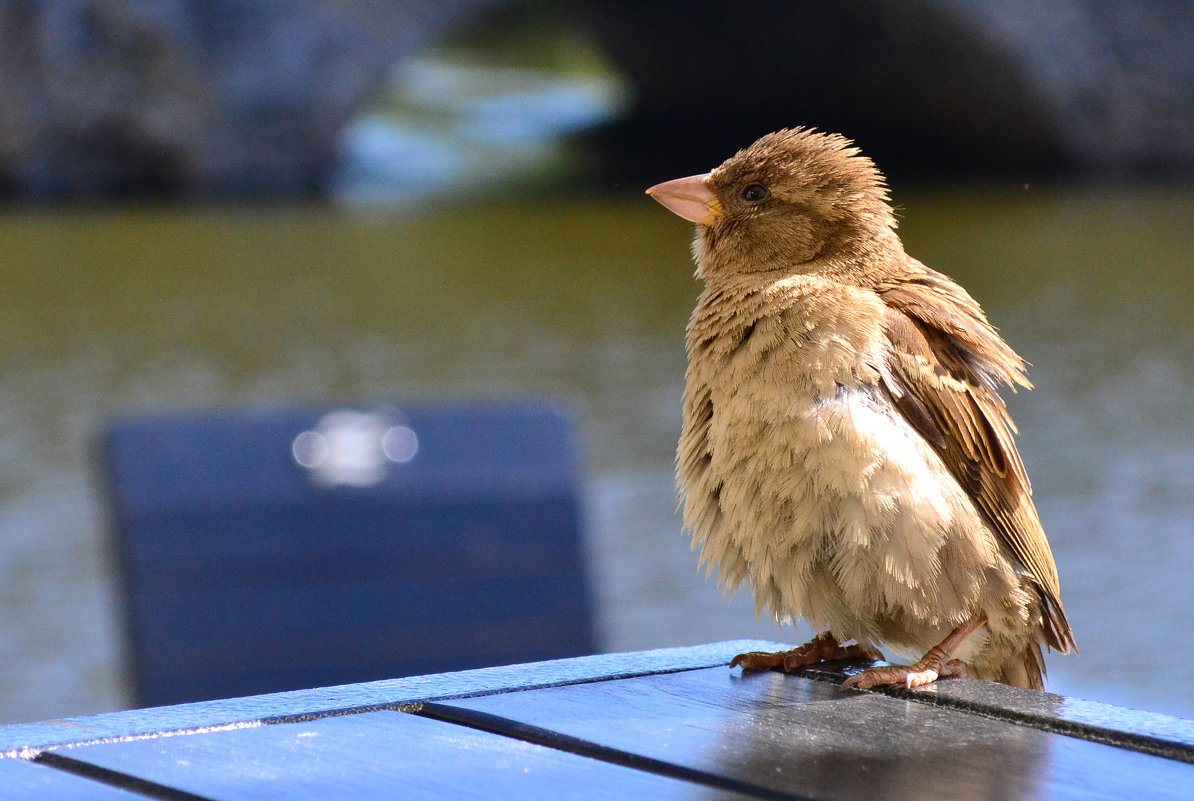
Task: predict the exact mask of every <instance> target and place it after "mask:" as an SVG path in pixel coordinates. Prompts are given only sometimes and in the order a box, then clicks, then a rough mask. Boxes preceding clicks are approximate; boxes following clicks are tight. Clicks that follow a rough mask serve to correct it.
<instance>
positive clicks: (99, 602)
mask: <svg viewBox="0 0 1194 801" xmlns="http://www.w3.org/2000/svg"><path fill="white" fill-rule="evenodd" d="M790 125H812V126H816V127H819V128H822V129H825V130H831V131H840V132H842V133H844V134H846V135H847V136H850V137H851V138H853V139H855V140H856V141H857V142H858V143H859V145H861V146H862V148H863V149H864V151H865V152H867V153H868V154H869V155H871V156H873V157H874V158H875V160H876V161H877V163H878V164H879V166H880V167H881V168H882V169H884V170H885V172H886V173H887V174H888V176H889V179H890V183H891V185H892V189H893V198H894V201H895V203H896V204H897V207H898V211H899V216H900V231H901V234H902V236H903V238H904V242H905V244H906V246H907V249H908V250H909V252H910V253H911V254H912V255H914V256H916V257H917V258H919V259H921V260H922V261H924V262H925V263H927V264H928V265H930V266H932V267H934V268H936V269H938V270H941V271H943V272H946V273H947V274H949V275H951V276H953V277H954V278H956V279H957V280H959V281H960V282H961V283H962V284H963V285H965V286H966V287H967V288H968V289H969V290H970V292H971V293H972V294H973V295H974V296H975V297H976V298H978V299H979V300H980V302H981V303H982V304H983V305H984V307H985V309H986V311H987V312H988V314H989V316H990V318H991V319H992V321H993V322H994V323H995V324H996V325H997V326H998V327H999V328H1000V330H1001V332H1002V333H1003V334H1004V336H1005V338H1006V339H1007V340H1008V341H1009V343H1010V344H1011V345H1012V346H1013V347H1015V348H1016V349H1017V350H1018V351H1019V352H1020V353H1021V354H1022V355H1024V356H1025V357H1026V358H1027V359H1028V360H1029V361H1030V362H1031V363H1032V368H1031V373H1030V375H1031V378H1032V380H1033V381H1034V383H1035V384H1036V389H1035V391H1033V392H1030V393H1023V392H1022V393H1020V394H1018V395H1015V396H1012V397H1010V399H1009V400H1010V406H1011V410H1012V413H1013V415H1014V416H1015V418H1016V420H1017V422H1018V424H1019V427H1020V431H1021V436H1020V443H1021V448H1022V451H1023V455H1024V459H1025V462H1026V463H1027V465H1028V468H1029V472H1030V474H1031V475H1032V477H1033V482H1034V491H1035V497H1036V500H1037V503H1038V506H1039V509H1040V513H1041V517H1042V519H1043V521H1044V524H1045V528H1046V531H1047V532H1048V534H1049V537H1050V540H1051V542H1052V545H1053V550H1054V553H1055V555H1056V558H1057V562H1058V565H1059V568H1060V572H1061V577H1062V587H1063V598H1064V600H1065V603H1066V607H1067V610H1068V612H1069V615H1070V618H1071V620H1072V622H1073V624H1074V629H1075V632H1076V636H1077V640H1078V643H1079V647H1080V648H1081V649H1082V654H1081V656H1079V657H1073V656H1069V657H1057V656H1054V657H1053V658H1051V659H1050V661H1049V669H1050V679H1051V680H1050V682H1049V687H1050V689H1051V690H1053V691H1056V692H1059V693H1063V694H1068V695H1074V696H1078V697H1081V698H1088V699H1095V700H1102V701H1108V702H1113V703H1118V704H1123V705H1127V706H1134V707H1138V708H1144V709H1150V710H1154V711H1159V712H1166V713H1170V714H1176V715H1182V716H1186V717H1194V688H1192V687H1191V685H1190V683H1189V682H1188V681H1187V680H1186V670H1187V666H1188V664H1189V663H1190V662H1191V661H1192V660H1194V636H1192V633H1194V625H1192V622H1191V619H1190V612H1189V610H1190V609H1191V608H1194V581H1191V580H1190V574H1191V566H1192V556H1194V546H1192V545H1191V543H1192V542H1194V536H1191V535H1192V534H1194V320H1192V317H1191V310H1192V309H1194V183H1192V182H1191V178H1192V177H1194V3H1190V2H1168V1H1166V0H1142V1H1141V2H1135V3H1130V4H1125V3H1115V2H1112V1H1111V0H1104V1H1103V2H1099V0H1062V1H1061V2H1057V3H1053V4H1050V5H1049V6H1048V8H1047V9H1045V8H1044V7H1042V6H1039V5H1037V4H1019V3H1014V2H1011V0H997V1H996V2H979V1H978V0H954V1H953V2H949V1H948V0H915V1H914V2H906V3H900V4H887V3H878V2H861V0H858V1H855V0H851V1H850V2H841V3H808V2H795V3H789V4H786V5H785V7H784V10H783V11H776V10H775V9H774V8H772V7H771V4H764V3H761V2H746V3H740V4H735V5H734V6H733V9H732V10H729V9H728V8H723V6H722V4H714V3H708V4H706V3H701V2H690V3H685V4H682V5H671V4H665V3H630V2H612V3H608V2H607V3H600V4H599V3H576V4H562V3H553V2H547V0H534V2H526V1H523V2H519V1H517V0H508V1H506V2H503V1H502V0H437V2H416V1H415V0H402V2H393V3H375V2H369V0H290V1H289V2H284V3H275V2H264V0H260V1H257V2H255V1H254V0H103V1H102V2H100V1H99V0H0V196H2V197H3V206H2V207H0V265H2V266H0V270H2V272H0V722H14V721H27V720H35V719H45V718H50V717H58V716H67V715H81V714H88V713H94V712H100V711H106V710H111V709H117V708H121V707H122V706H126V705H128V703H129V698H130V695H129V690H128V685H127V679H126V677H125V673H124V669H123V657H122V651H121V649H122V641H121V628H120V612H119V608H120V605H119V598H118V597H117V596H118V589H117V584H116V582H115V580H114V564H113V559H112V553H111V545H110V536H109V530H110V526H109V520H108V517H107V508H108V507H107V503H106V500H105V498H104V493H103V486H102V483H101V482H100V481H99V480H98V479H97V443H98V441H99V437H100V435H101V433H102V432H103V431H104V430H105V427H106V426H107V424H108V422H109V421H110V420H111V419H112V418H113V417H115V416H125V415H130V414H149V413H160V412H187V411H209V410H238V409H253V408H263V407H269V406H290V405H303V406H307V407H312V406H328V407H331V406H336V405H341V404H354V403H356V404H370V403H376V402H380V401H386V402H390V401H397V402H407V401H424V402H426V401H435V400H437V399H442V398H451V399H462V398H463V399H481V400H484V399H501V398H506V397H512V396H517V397H527V396H544V397H548V398H553V399H560V400H562V401H564V402H566V403H567V404H569V405H570V406H571V407H572V408H573V409H575V410H576V419H577V421H578V428H579V441H580V450H581V454H582V462H581V468H582V471H581V472H582V486H581V491H582V497H583V499H584V515H585V523H586V526H585V528H586V540H585V553H586V558H587V563H588V565H589V572H590V581H591V584H592V588H593V593H594V595H595V601H594V602H595V606H596V614H597V626H598V636H599V643H600V648H601V649H602V650H605V651H620V650H630V649H642V648H653V647H660V646H671V645H685V644H693V643H700V642H708V641H713V640H722V639H735V638H740V637H754V636H757V637H764V638H770V639H781V640H787V641H792V642H797V641H803V639H805V638H806V637H807V636H808V634H809V632H807V631H804V630H799V631H793V630H791V629H781V628H780V627H778V626H776V625H775V624H772V623H769V622H766V621H758V620H757V619H756V617H755V614H754V609H753V603H752V602H751V599H750V598H748V597H745V596H741V597H738V598H735V599H733V600H732V601H729V600H727V599H726V598H724V597H723V595H722V593H721V592H720V591H719V590H718V588H717V586H716V582H715V581H713V580H712V579H706V578H705V576H704V575H703V573H702V572H701V571H699V570H698V568H697V564H696V556H695V555H694V554H692V553H691V552H690V551H689V547H688V543H687V540H686V538H685V537H684V536H683V535H682V533H681V531H680V521H679V518H678V516H677V515H676V512H675V497H674V490H673V485H672V459H673V453H674V444H675V440H676V437H677V435H678V432H679V425H680V395H681V391H682V386H683V371H684V350H683V330H684V325H685V323H686V320H687V316H688V313H689V311H690V309H691V307H692V304H693V302H694V300H695V297H696V295H697V292H698V286H697V284H696V283H695V282H694V281H693V279H692V277H691V273H692V267H691V262H690V257H689V253H688V244H689V241H690V238H691V230H690V227H689V226H688V225H686V224H685V223H683V222H682V221H680V220H678V219H676V218H674V217H673V216H672V215H669V214H668V213H667V212H666V211H664V210H663V209H661V208H659V207H658V206H657V204H654V203H653V202H652V201H650V199H649V198H646V197H645V196H644V195H643V194H642V190H643V189H644V188H645V187H646V186H648V185H650V184H651V183H655V182H658V181H661V180H665V179H668V178H673V177H679V176H681V175H688V174H692V173H696V172H702V171H705V170H707V169H709V168H711V167H713V166H715V165H716V164H718V163H719V162H720V161H721V160H723V159H724V158H725V157H727V156H729V155H730V154H732V153H733V151H734V150H736V149H737V148H739V147H743V146H745V145H747V144H749V143H750V142H751V141H753V140H754V139H755V138H757V137H758V136H759V135H761V134H763V133H765V132H767V131H770V130H774V129H776V128H779V127H783V126H790Z"/></svg>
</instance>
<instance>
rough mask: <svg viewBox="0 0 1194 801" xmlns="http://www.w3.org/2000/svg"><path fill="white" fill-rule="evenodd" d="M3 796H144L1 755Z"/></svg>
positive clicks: (31, 800) (124, 800) (75, 799)
mask: <svg viewBox="0 0 1194 801" xmlns="http://www.w3.org/2000/svg"><path fill="white" fill-rule="evenodd" d="M0 798H3V799H4V800H5V801H59V799H61V801H136V799H138V798H143V796H140V795H136V794H134V793H130V792H127V791H125V790H121V789H119V788H116V787H112V786H110V785H107V784H101V783H100V782H96V781H92V780H90V779H85V778H82V777H80V776H75V775H73V774H70V773H64V772H62V771H60V770H55V769H54V768H51V767H47V766H45V765H37V764H34V763H32V762H26V761H25V760H23V759H15V758H14V759H0Z"/></svg>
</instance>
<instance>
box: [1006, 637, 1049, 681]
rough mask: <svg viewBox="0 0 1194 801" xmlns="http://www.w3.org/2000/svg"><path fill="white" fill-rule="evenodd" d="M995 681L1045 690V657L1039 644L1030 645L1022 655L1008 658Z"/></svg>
mask: <svg viewBox="0 0 1194 801" xmlns="http://www.w3.org/2000/svg"><path fill="white" fill-rule="evenodd" d="M995 680H996V681H1001V682H1003V683H1004V684H1010V685H1012V686H1013V687H1027V688H1028V689H1030V690H1043V689H1045V655H1044V654H1042V653H1041V646H1040V643H1036V642H1033V643H1030V644H1029V646H1028V648H1027V649H1026V650H1025V651H1024V652H1023V653H1020V654H1017V655H1016V656H1012V657H1010V658H1009V659H1008V660H1007V661H1006V662H1004V663H1003V665H1002V666H1001V667H1000V668H999V675H998V676H996V678H995Z"/></svg>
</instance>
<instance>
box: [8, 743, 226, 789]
mask: <svg viewBox="0 0 1194 801" xmlns="http://www.w3.org/2000/svg"><path fill="white" fill-rule="evenodd" d="M31 761H32V762H36V763H37V764H39V765H45V766H46V767H49V768H55V769H57V770H61V771H64V772H66V773H73V774H75V775H76V776H81V777H83V778H84V779H90V780H91V781H96V782H100V783H102V784H107V785H111V786H112V787H117V788H119V789H121V790H128V791H129V792H132V793H138V794H140V795H143V796H146V797H148V798H156V799H159V800H160V801H213V800H212V799H210V798H208V797H207V796H203V795H195V794H194V793H188V792H187V791H185V790H178V789H176V788H174V787H168V786H166V785H164V784H158V783H157V782H151V781H149V780H147V779H140V778H137V777H136V776H130V775H129V774H127V773H121V772H119V771H115V770H110V769H108V768H101V767H100V766H98V765H92V764H91V763H90V762H83V761H82V760H79V759H73V758H71V757H68V756H63V755H62V754H59V753H55V752H53V751H42V752H41V753H40V754H38V755H37V756H36V757H34V758H33V759H32V760H31Z"/></svg>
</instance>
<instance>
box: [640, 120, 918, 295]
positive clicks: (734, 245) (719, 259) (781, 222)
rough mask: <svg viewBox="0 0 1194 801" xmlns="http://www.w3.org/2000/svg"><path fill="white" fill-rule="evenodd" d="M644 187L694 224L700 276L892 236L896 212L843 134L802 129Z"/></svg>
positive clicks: (804, 258) (795, 262)
mask: <svg viewBox="0 0 1194 801" xmlns="http://www.w3.org/2000/svg"><path fill="white" fill-rule="evenodd" d="M647 194H649V195H651V196H652V197H653V198H655V199H656V200H658V201H659V202H660V203H662V204H663V205H664V206H666V207H667V208H668V209H669V210H671V211H673V212H675V213H676V214H678V215H680V216H681V217H683V218H684V219H686V220H690V221H692V222H694V223H696V224H697V237H696V241H695V242H694V244H693V250H694V252H695V254H696V258H697V268H698V272H699V273H700V274H701V275H702V277H705V278H708V277H711V276H712V275H713V274H714V273H720V272H723V271H730V272H738V273H740V272H760V271H772V270H782V271H788V272H793V273H796V272H807V271H810V270H816V269H818V265H819V264H822V263H830V262H832V261H833V260H834V257H837V256H841V257H851V256H857V255H861V254H859V253H857V252H856V251H857V249H859V248H876V247H890V246H891V241H892V240H894V234H893V231H894V229H895V216H894V215H893V214H892V211H891V206H890V205H889V204H888V202H887V188H886V185H885V184H884V181H883V176H882V174H880V172H879V170H878V169H877V168H876V167H875V165H874V163H873V162H872V161H871V160H870V159H868V158H866V157H865V156H863V155H861V154H860V153H859V151H858V148H856V147H854V146H853V145H852V143H851V142H850V140H848V139H846V138H845V137H843V136H840V135H838V134H825V133H820V132H818V131H814V130H811V129H808V128H785V129H784V130H782V131H776V132H775V133H770V134H767V135H766V136H764V137H763V138H761V139H759V140H758V141H757V142H755V143H754V144H753V145H751V146H750V147H748V148H746V149H745V150H740V151H738V152H737V153H736V154H734V155H733V156H731V157H730V158H729V159H727V160H726V161H725V162H724V163H723V164H722V165H721V166H719V167H717V168H716V169H714V170H713V171H712V172H709V173H705V174H703V175H693V176H690V177H688V178H679V179H676V180H674V181H667V182H665V183H662V184H658V185H656V186H653V187H651V188H650V189H648V190H647ZM895 241H897V242H898V240H895Z"/></svg>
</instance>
